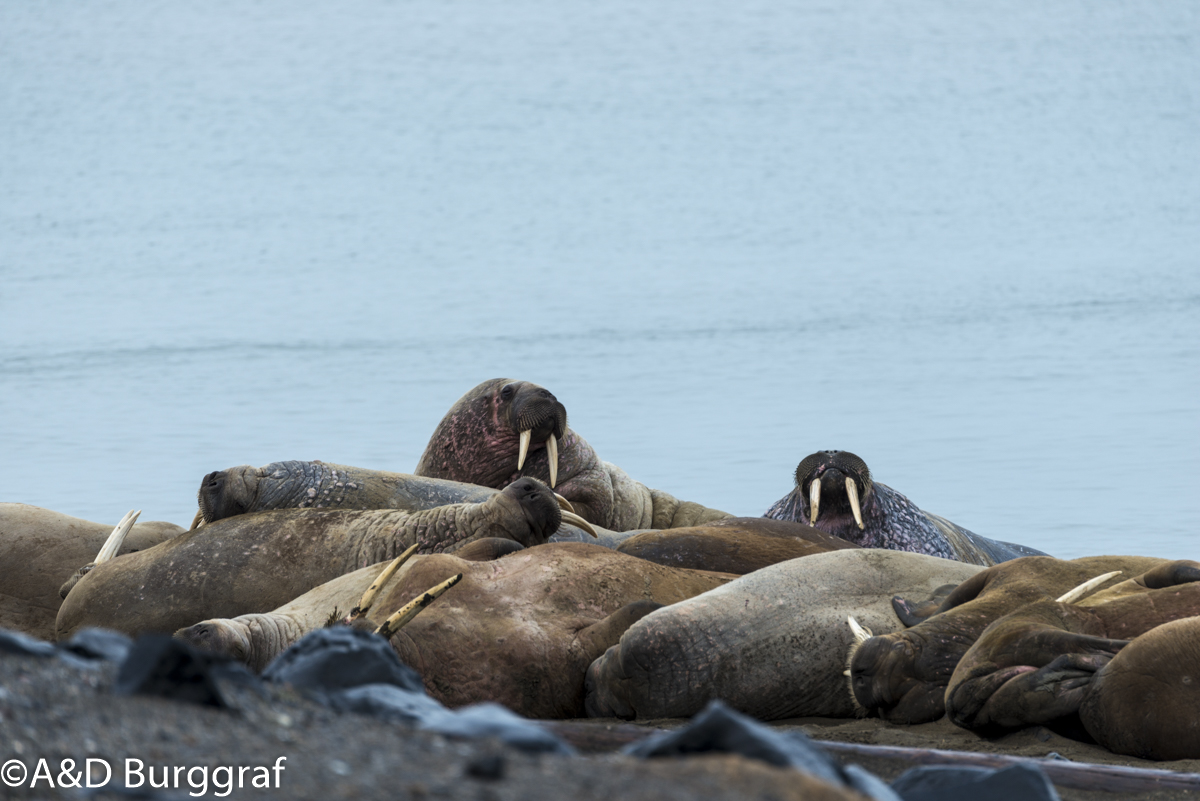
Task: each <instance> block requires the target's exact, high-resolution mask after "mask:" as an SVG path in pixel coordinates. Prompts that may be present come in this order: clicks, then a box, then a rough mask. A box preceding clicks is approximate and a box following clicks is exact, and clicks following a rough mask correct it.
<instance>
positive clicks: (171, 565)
mask: <svg viewBox="0 0 1200 801" xmlns="http://www.w3.org/2000/svg"><path fill="white" fill-rule="evenodd" d="M564 514H566V513H564V512H563V511H562V510H561V509H560V508H559V505H558V502H557V501H556V500H555V497H554V493H553V492H551V491H550V488H549V487H547V486H546V485H545V484H542V483H541V482H540V481H538V480H537V479H533V478H523V479H521V480H519V481H516V482H513V484H511V485H510V486H509V487H507V488H506V489H505V490H504V491H503V492H501V493H497V494H496V495H493V496H492V497H490V498H489V499H488V500H486V501H484V502H482V503H467V504H452V505H449V506H440V507H438V508H436V509H430V510H428V511H425V512H414V513H409V512H402V511H396V510H367V511H343V510H337V509H289V510H276V511H270V512H256V513H254V514H248V515H237V516H235V517H231V518H227V519H226V520H222V521H219V522H217V523H212V524H209V525H205V526H202V527H200V528H198V529H195V530H193V531H189V532H187V533H186V534H183V535H180V536H178V537H176V538H174V539H172V540H168V541H167V542H164V543H162V544H161V545H158V546H155V547H153V548H149V549H147V550H145V551H141V552H139V553H135V554H130V555H128V556H121V557H118V558H116V559H113V560H112V561H109V562H106V563H105V564H102V565H99V566H98V567H96V569H94V570H92V571H91V572H90V573H88V574H87V575H85V576H84V577H83V578H82V579H80V580H79V583H78V584H76V585H75V586H74V588H73V589H71V590H70V594H69V595H68V596H67V598H66V600H65V601H63V604H62V608H61V609H60V610H59V613H58V620H57V624H56V629H57V634H58V637H59V638H60V639H61V638H65V637H69V636H70V635H71V634H72V633H74V632H75V631H77V630H79V629H80V628H83V627H85V626H102V627H107V628H112V629H116V630H118V631H123V632H125V633H126V634H130V635H136V634H139V633H141V632H144V631H167V632H170V631H175V630H176V629H179V628H182V627H184V626H189V625H191V624H192V623H195V622H196V621H198V620H203V619H204V618H207V617H234V616H236V615H241V614H246V613H249V612H266V611H269V610H271V609H274V608H276V607H278V606H280V605H281V604H285V603H287V602H288V601H290V600H291V599H293V598H295V597H297V596H299V595H301V594H303V593H305V592H307V591H308V590H310V589H312V588H313V587H315V586H317V585H319V584H323V583H324V582H326V581H329V580H330V579H333V578H336V577H337V576H340V575H343V574H344V573H349V572H351V571H353V570H356V569H358V568H360V567H364V566H366V565H371V564H375V563H376V562H379V561H382V560H385V559H390V558H394V557H395V556H396V555H397V554H398V553H399V552H401V551H403V550H404V549H405V548H407V547H409V546H410V545H414V544H416V545H419V546H420V550H421V551H423V552H426V553H432V552H452V551H455V550H458V549H459V548H462V547H463V546H465V545H467V544H468V543H470V542H472V541H474V540H479V539H483V538H488V537H501V538H505V539H511V540H516V541H517V542H519V543H521V544H522V545H525V546H532V545H540V544H542V543H544V542H546V541H547V539H548V538H549V537H550V535H551V534H553V533H554V532H555V531H556V530H557V529H558V527H559V525H560V523H561V522H562V519H563V516H564Z"/></svg>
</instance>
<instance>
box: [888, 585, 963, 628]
mask: <svg viewBox="0 0 1200 801" xmlns="http://www.w3.org/2000/svg"><path fill="white" fill-rule="evenodd" d="M957 588H958V585H957V584H943V585H942V586H940V587H938V588H937V589H936V590H934V591H933V593H932V594H931V595H930V596H929V597H928V598H926V599H925V600H924V601H910V600H908V599H907V598H901V597H900V596H899V595H895V596H893V597H892V609H893V611H895V613H896V617H898V618H900V622H901V623H903V624H904V625H906V626H908V627H909V628H912V627H913V626H915V625H917V624H918V623H924V622H925V620H927V619H928V618H931V617H933V616H934V615H936V614H937V613H938V612H940V611H942V606H943V605H944V604H945V603H946V599H947V598H949V597H950V593H952V592H954V590H955V589H957Z"/></svg>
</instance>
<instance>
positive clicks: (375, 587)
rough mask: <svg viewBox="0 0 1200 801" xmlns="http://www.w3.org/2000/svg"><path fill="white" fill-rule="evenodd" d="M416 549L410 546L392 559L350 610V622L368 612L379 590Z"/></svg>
mask: <svg viewBox="0 0 1200 801" xmlns="http://www.w3.org/2000/svg"><path fill="white" fill-rule="evenodd" d="M417 547H418V546H417V545H414V546H412V547H411V548H409V549H408V550H407V551H405V552H404V553H402V554H400V555H399V556H397V557H396V558H395V559H393V560H392V561H391V563H390V564H389V565H388V566H387V567H385V568H384V569H383V572H382V573H380V574H379V578H377V579H375V581H374V582H372V584H371V586H370V587H367V591H366V592H364V593H363V594H362V598H361V599H360V600H359V602H358V606H356V607H354V608H353V609H351V610H350V620H351V621H355V620H358V619H359V618H360V617H362V616H363V615H365V614H366V613H367V612H368V611H370V609H371V604H373V603H375V596H376V595H378V594H379V588H380V587H382V586H383V585H384V584H387V582H388V579H390V578H391V577H392V576H393V575H395V573H396V571H397V570H399V569H400V565H402V564H404V563H405V562H407V561H408V560H409V557H411V556H412V555H413V554H414V553H416V552H417Z"/></svg>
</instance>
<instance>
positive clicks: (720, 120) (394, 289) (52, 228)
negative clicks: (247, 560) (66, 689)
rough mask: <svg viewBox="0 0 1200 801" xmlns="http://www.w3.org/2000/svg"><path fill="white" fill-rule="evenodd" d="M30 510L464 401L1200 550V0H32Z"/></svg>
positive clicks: (596, 431)
mask: <svg viewBox="0 0 1200 801" xmlns="http://www.w3.org/2000/svg"><path fill="white" fill-rule="evenodd" d="M0 75H2V76H3V78H2V79H0V120H3V121H4V125H3V128H2V129H0V131H2V132H0V500H5V501H20V502H25V503H32V504H37V505H40V506H45V507H49V508H52V509H56V510H59V511H62V512H66V513H69V514H73V515H78V516H81V517H86V518H89V519H93V520H100V521H111V522H113V523H115V522H116V521H117V519H119V518H120V517H121V515H122V514H123V513H124V512H125V511H126V510H128V509H130V508H140V509H143V510H144V513H143V518H144V519H167V520H172V521H175V522H177V523H181V524H186V523H187V522H188V521H190V519H191V516H192V514H193V512H194V510H195V500H194V499H195V491H196V489H197V488H198V486H199V482H200V478H201V477H202V476H203V474H204V473H206V472H208V471H210V470H215V469H220V468H224V467H229V466H232V465H236V464H247V463H249V464H264V463H267V462H270V461H275V460H281V459H316V458H319V459H323V460H326V461H333V462H340V463H345V464H353V465H358V466H362V467H375V468H380V469H389V470H399V471H409V470H411V469H412V468H413V467H414V466H415V464H416V461H417V458H418V456H419V455H420V453H421V451H422V450H423V448H424V446H425V443H426V441H427V439H428V437H429V434H430V433H431V432H432V430H433V428H434V426H435V425H436V423H437V421H438V420H439V419H440V417H441V416H442V414H443V413H444V412H445V411H446V409H448V408H449V406H450V405H451V403H453V401H454V400H455V399H456V398H458V397H459V395H461V394H462V393H463V392H465V391H466V390H468V389H469V388H471V387H472V386H474V385H475V384H477V383H479V382H480V381H483V380H485V379H488V378H492V377H496V376H508V377H512V378H522V379H527V380H532V381H536V382H538V383H540V384H543V385H544V386H547V387H549V388H551V389H552V390H553V391H554V392H555V393H556V394H557V396H558V397H559V399H560V400H562V401H563V402H564V403H565V404H566V405H567V408H568V410H569V413H570V420H571V424H572V426H573V427H574V428H575V429H576V430H577V431H579V432H580V433H581V434H582V435H583V436H584V437H585V438H587V439H588V440H589V441H590V442H591V443H592V444H593V445H594V446H595V447H596V449H597V450H598V451H599V452H600V454H601V455H602V456H603V457H604V458H606V459H608V460H609V461H612V462H615V463H617V464H619V465H621V466H622V467H624V468H625V469H626V470H627V471H628V472H629V473H630V474H631V475H633V476H634V477H635V478H638V479H640V480H642V481H644V482H645V483H647V484H649V485H651V486H655V487H658V488H661V489H664V490H668V491H670V492H672V493H674V494H676V495H678V496H679V497H681V498H685V499H689V500H695V501H699V502H702V503H706V504H708V505H710V506H715V507H717V508H721V509H725V510H727V511H730V512H734V513H738V514H744V515H758V514H761V513H762V512H763V511H764V510H765V509H766V508H767V507H768V506H769V505H770V504H771V503H772V502H774V501H775V500H776V499H777V498H779V497H780V496H782V495H783V494H785V493H786V492H787V491H788V490H789V489H790V488H791V482H792V478H791V475H792V471H793V470H794V468H795V466H796V464H797V463H798V462H799V461H800V459H801V458H802V457H803V456H805V455H806V454H808V453H810V452H812V451H814V450H817V449H824V448H839V449H846V450H852V451H854V452H855V453H858V454H859V455H860V456H862V457H863V458H864V459H865V460H866V461H867V463H868V464H869V465H870V467H871V469H872V471H873V472H874V474H875V476H876V478H877V479H878V480H880V481H882V482H884V483H886V484H889V485H890V486H892V487H894V488H896V489H898V490H900V491H901V492H903V493H905V494H907V495H908V496H909V497H910V498H911V499H912V500H913V501H914V502H915V503H917V504H918V505H920V506H922V507H923V508H925V509H928V510H929V511H933V512H936V513H939V514H942V515H944V516H946V517H948V518H950V519H952V520H954V521H955V522H957V523H959V524H960V525H963V526H966V527H967V528H970V529H972V530H974V531H976V532H978V533H980V534H984V535H987V536H992V537H997V538H1001V539H1009V540H1015V541H1019V542H1023V543H1026V544H1029V545H1033V546H1036V547H1039V548H1042V549H1044V550H1047V551H1049V552H1051V553H1054V554H1056V555H1061V556H1068V557H1070V556H1079V555H1085V554H1092V553H1113V552H1118V553H1142V554H1151V555H1161V556H1175V557H1190V558H1200V552H1198V550H1197V547H1196V544H1197V533H1198V532H1197V520H1198V519H1200V491H1198V489H1197V488H1198V487H1200V93H1198V89H1197V87H1200V5H1197V4H1196V3H1194V2H1190V0H1180V1H1179V2H1162V3H1155V4H1150V5H1146V4H1138V3H1130V2H1110V3H1094V2H1072V1H1071V0H1067V1H1066V2H1062V3H1054V4H1051V5H1049V6H1046V5H1045V4H1036V3H1028V2H1017V1H1016V0H1014V1H1013V2H991V3H986V4H970V6H969V7H967V6H964V5H963V4H961V3H956V2H951V0H917V2H914V3H909V4H904V5H903V6H899V5H896V4H894V3H888V2H883V1H882V0H864V1H863V2H855V3H843V2H832V0H831V1H830V2H820V1H818V2H804V3H792V4H783V3H778V2H754V1H753V0H750V1H749V2H741V3H695V2H687V3H684V2H670V1H669V0H668V1H666V2H656V3H643V2H622V1H618V2H609V3H590V2H576V1H575V0H554V1H553V2H549V1H548V0H540V1H535V0H526V1H525V2H522V1H521V0H514V1H513V2H505V3H489V2H479V1H477V0H463V1H461V2H454V3H448V2H438V1H437V0H409V1H406V2H405V1H400V2H385V1H384V0H357V1H354V0H352V1H351V2H347V3H339V4H332V5H331V4H315V3H314V4H308V3H294V2H282V0H270V1H266V0H259V1H258V2H254V1H252V0H251V1H248V0H239V2H236V3H233V2H219V1H214V2H208V3H203V4H190V5H182V4H175V3H161V2H160V3H155V2H145V1H144V0H137V2H134V0H108V1H107V2H104V1H100V2H94V3H87V4H49V5H47V4H32V3H15V2H10V3H4V4H0Z"/></svg>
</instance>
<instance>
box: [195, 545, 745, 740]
mask: <svg viewBox="0 0 1200 801" xmlns="http://www.w3.org/2000/svg"><path fill="white" fill-rule="evenodd" d="M379 569H380V565H375V566H373V567H371V568H369V569H365V570H360V571H357V572H356V573H354V574H352V575H347V576H342V577H341V578H339V579H336V580H334V581H332V582H329V583H327V584H324V585H322V586H320V587H317V588H315V589H313V590H312V591H311V592H309V593H307V594H306V595H304V596H301V597H299V598H297V599H295V600H294V601H292V602H291V603H289V604H286V605H285V606H284V607H281V608H280V609H277V610H275V611H274V612H271V613H267V614H262V615H243V616H242V617H239V618H234V619H232V620H206V621H204V622H203V623H200V624H197V625H196V626H192V627H191V628H189V629H184V630H182V631H179V632H176V635H175V636H177V637H179V638H181V639H185V640H187V641H189V642H192V643H193V644H197V645H200V646H202V647H205V648H210V649H213V648H216V649H218V650H221V651H222V652H224V653H228V654H231V655H234V656H237V657H239V658H242V659H244V660H246V661H247V662H249V663H250V664H251V665H252V666H253V667H255V668H261V666H263V665H265V664H266V662H268V661H269V660H270V659H271V658H273V657H274V656H276V655H278V654H279V653H281V652H282V651H283V650H284V649H285V648H286V647H287V646H288V645H290V644H291V643H292V642H295V641H296V640H297V639H299V638H300V637H301V636H303V634H305V633H307V630H310V629H311V628H313V627H315V626H319V625H321V623H322V622H324V621H325V620H326V619H327V618H328V617H329V615H330V612H331V611H332V610H333V607H335V606H336V607H338V608H339V609H341V610H345V609H348V608H350V606H352V605H353V604H354V603H355V602H356V601H358V600H359V596H360V595H361V594H362V593H363V590H364V589H365V588H366V586H367V585H368V584H369V583H370V582H371V581H372V579H374V578H375V577H376V576H377V575H378V573H379ZM460 573H461V574H462V575H463V579H462V580H461V581H460V582H459V583H458V584H456V585H455V586H454V588H453V589H452V590H450V591H449V592H447V593H446V594H445V595H443V596H442V597H441V598H440V599H439V600H438V601H437V602H436V603H434V604H433V605H432V606H430V607H429V608H428V609H426V610H425V611H424V612H422V613H421V614H420V615H419V616H418V617H416V619H414V620H413V621H412V622H411V623H410V624H409V625H408V626H407V627H405V628H403V629H401V630H400V631H399V632H397V633H396V634H395V635H393V636H392V638H391V643H392V647H393V648H395V650H396V652H397V654H399V656H400V658H401V660H403V661H404V662H405V663H406V664H408V665H410V666H412V667H413V668H415V669H417V671H418V672H420V674H421V675H422V677H423V678H424V680H425V687H426V690H427V691H428V692H429V694H430V695H431V696H433V697H434V698H436V699H438V700H439V701H441V702H442V703H444V704H446V705H447V706H451V707H457V706H462V705H465V704H469V703H475V702H479V701H496V702H498V703H501V704H504V705H505V706H506V707H508V708H509V709H512V710H513V711H515V712H517V713H519V714H521V715H525V716H527V717H533V718H564V717H566V718H571V717H582V716H583V714H584V707H583V681H584V674H585V672H586V671H587V668H588V665H590V664H591V663H592V661H593V660H594V659H596V658H597V657H598V656H600V655H601V654H603V653H604V651H605V649H607V648H608V647H609V646H611V645H613V644H614V643H616V642H617V640H618V639H619V638H620V636H621V634H622V633H623V632H624V631H625V630H626V629H627V628H628V627H629V626H630V624H632V623H634V622H635V621H637V620H638V619H639V618H640V617H641V616H643V615H645V614H646V613H648V612H650V611H652V610H654V609H656V608H658V607H659V606H662V605H668V604H673V603H676V602H678V601H682V600H684V599H686V598H690V597H692V596H696V595H699V594H700V593H702V592H705V591H707V590H710V589H713V588H714V587H718V586H720V585H721V584H723V583H725V582H726V581H729V580H731V579H732V578H733V576H728V575H720V574H716V573H707V572H702V571H694V570H683V569H678V568H671V567H664V566H662V565H656V564H653V563H651V562H647V561H645V560H642V559H637V558H635V557H632V556H626V555H624V554H620V553H617V552H615V551H612V550H609V549H607V548H602V547H600V546H596V545H588V544H585V543H575V542H567V543H550V544H548V545H541V546H539V547H537V548H530V549H526V550H520V551H517V552H515V553H511V554H508V555H506V556H504V557H502V558H500V559H497V560H494V561H484V562H478V561H468V560H465V559H461V558H459V557H457V556H456V555H441V554H433V555H429V556H415V557H413V558H412V560H411V561H410V562H409V563H407V564H405V565H403V566H402V567H401V568H400V569H399V570H398V571H397V572H396V574H395V575H394V576H393V577H392V578H391V579H390V580H389V581H388V582H387V583H385V584H384V585H383V586H382V588H381V589H380V591H379V593H378V595H377V596H376V599H375V602H374V604H373V605H372V606H371V608H370V611H369V612H368V614H367V618H368V619H369V620H370V621H371V624H372V626H374V625H377V624H380V623H382V622H383V621H384V620H386V619H387V617H388V616H389V615H390V614H391V613H392V612H394V611H395V610H396V609H397V608H399V607H400V606H401V605H403V604H406V603H407V602H409V601H410V600H412V598H413V597H414V596H417V595H419V594H420V593H421V592H423V591H424V590H426V589H427V588H429V587H432V586H434V585H435V584H437V583H438V582H441V581H443V580H445V579H447V578H449V577H452V576H455V575H457V574H460Z"/></svg>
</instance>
